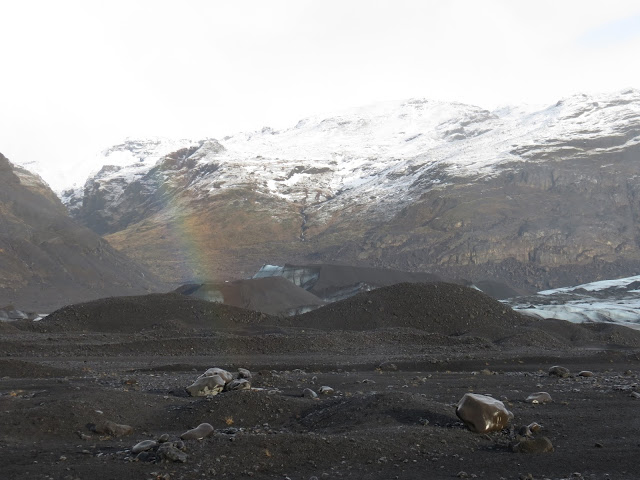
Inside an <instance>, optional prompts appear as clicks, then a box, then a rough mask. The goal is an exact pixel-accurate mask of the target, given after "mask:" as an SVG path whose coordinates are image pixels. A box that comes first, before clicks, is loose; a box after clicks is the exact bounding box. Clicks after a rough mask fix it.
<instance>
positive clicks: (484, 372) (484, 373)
mask: <svg viewBox="0 0 640 480" xmlns="http://www.w3.org/2000/svg"><path fill="white" fill-rule="evenodd" d="M480 375H493V372H492V371H491V370H489V369H488V368H483V369H482V370H480Z"/></svg>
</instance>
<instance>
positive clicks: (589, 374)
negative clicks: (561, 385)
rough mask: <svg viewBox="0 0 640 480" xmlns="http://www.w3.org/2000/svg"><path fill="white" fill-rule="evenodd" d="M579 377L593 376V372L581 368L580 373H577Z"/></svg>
mask: <svg viewBox="0 0 640 480" xmlns="http://www.w3.org/2000/svg"><path fill="white" fill-rule="evenodd" d="M578 376H579V377H593V372H591V371H589V370H582V371H581V372H580V373H578Z"/></svg>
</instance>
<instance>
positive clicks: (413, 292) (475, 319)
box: [281, 283, 640, 347]
mask: <svg viewBox="0 0 640 480" xmlns="http://www.w3.org/2000/svg"><path fill="white" fill-rule="evenodd" d="M284 322H289V323H288V325H291V326H298V327H304V328H310V329H321V330H356V331H358V330H359V331H362V330H373V329H376V328H389V327H405V328H406V327H408V328H416V329H419V330H425V331H427V332H430V333H435V334H440V335H445V336H450V337H458V338H461V337H481V338H484V339H487V340H489V341H491V342H494V343H496V344H498V345H502V346H504V347H516V346H538V347H544V346H550V345H553V346H555V347H562V346H563V345H574V346H586V345H600V344H602V345H604V344H615V345H618V346H624V347H638V346H640V332H639V331H635V330H631V329H629V328H626V327H622V326H619V325H613V324H599V323H596V324H575V323H571V322H566V321H562V320H550V319H537V318H533V317H529V316H526V315H522V314H520V313H518V312H515V311H514V310H512V309H511V308H510V307H509V306H507V305H504V304H502V303H500V302H498V301H497V300H494V299H493V298H491V297H489V296H488V295H485V294H484V293H482V292H480V291H478V290H476V289H473V288H468V287H464V286H461V285H456V284H451V283H422V284H419V283H404V284H398V285H392V286H390V287H383V288H380V289H377V290H374V291H371V292H366V293H361V294H359V295H356V296H355V297H352V298H349V299H347V300H342V301H340V302H336V303H332V304H330V305H327V306H325V307H322V308H320V309H318V310H315V311H312V312H309V313H306V314H304V315H298V316H295V317H291V318H289V319H282V320H281V325H282V324H284Z"/></svg>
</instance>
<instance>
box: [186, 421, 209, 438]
mask: <svg viewBox="0 0 640 480" xmlns="http://www.w3.org/2000/svg"><path fill="white" fill-rule="evenodd" d="M212 433H213V426H212V425H211V424H210V423H201V424H200V425H198V426H197V427H196V428H192V429H191V430H188V431H186V432H184V433H183V434H182V435H180V438H181V439H182V440H202V439H203V438H205V437H208V436H209V435H211V434H212Z"/></svg>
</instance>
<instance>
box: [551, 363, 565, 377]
mask: <svg viewBox="0 0 640 480" xmlns="http://www.w3.org/2000/svg"><path fill="white" fill-rule="evenodd" d="M549 375H551V376H555V377H560V378H566V377H568V376H569V369H568V368H565V367H560V366H558V365H555V366H553V367H551V368H550V369H549Z"/></svg>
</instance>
